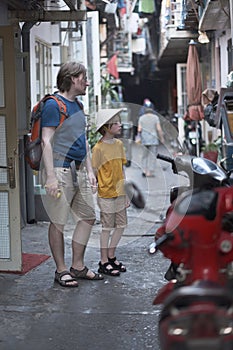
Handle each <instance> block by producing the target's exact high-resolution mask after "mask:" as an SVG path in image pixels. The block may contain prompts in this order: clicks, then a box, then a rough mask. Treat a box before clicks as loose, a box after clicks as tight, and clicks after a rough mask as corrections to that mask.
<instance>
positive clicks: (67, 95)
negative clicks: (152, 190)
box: [41, 62, 103, 287]
mask: <svg viewBox="0 0 233 350" xmlns="http://www.w3.org/2000/svg"><path fill="white" fill-rule="evenodd" d="M87 86H89V83H88V81H87V76H86V68H85V67H84V66H83V65H82V64H79V63H76V62H68V63H65V64H63V65H62V66H61V68H60V70H59V72H58V75H57V87H58V92H57V96H58V98H60V99H62V100H63V102H64V103H65V105H66V107H67V118H66V120H65V121H64V122H63V123H62V125H61V126H59V122H60V111H59V107H58V104H57V102H56V101H55V100H53V99H49V100H47V101H46V103H45V105H44V108H43V111H42V122H41V123H42V147H43V162H44V174H43V177H44V183H45V189H46V192H47V196H46V199H45V202H44V205H45V208H46V210H47V212H48V215H49V217H50V226H49V233H48V234H49V244H50V249H51V252H52V255H53V258H54V261H55V264H56V271H55V281H56V282H58V283H59V284H60V285H61V286H64V287H77V286H78V282H77V279H79V278H85V279H90V280H99V279H103V276H102V275H101V274H97V273H95V272H93V271H91V270H89V269H88V268H87V267H86V266H85V265H84V253H85V249H86V245H87V242H88V240H89V237H90V233H91V229H92V226H93V224H94V222H95V211H94V203H93V194H92V190H91V189H92V188H96V178H95V175H94V173H93V170H92V167H91V161H90V158H89V155H88V143H87V140H86V133H85V131H86V119H85V115H84V113H83V110H82V106H81V104H80V102H78V101H77V99H76V96H80V95H85V94H86V88H87ZM58 126H59V127H58ZM70 213H71V214H72V216H73V218H74V220H75V222H76V227H75V230H74V233H73V237H72V265H71V268H70V271H68V270H67V267H66V264H65V260H64V236H63V230H64V225H65V224H66V222H67V219H68V216H69V214H70Z"/></svg>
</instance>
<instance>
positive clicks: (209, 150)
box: [202, 142, 218, 163]
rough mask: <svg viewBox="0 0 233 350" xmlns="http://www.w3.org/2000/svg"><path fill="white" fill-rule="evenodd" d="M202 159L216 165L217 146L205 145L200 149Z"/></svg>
mask: <svg viewBox="0 0 233 350" xmlns="http://www.w3.org/2000/svg"><path fill="white" fill-rule="evenodd" d="M202 153H203V157H204V158H206V159H209V160H212V161H213V162H214V163H217V160H218V145H217V144H216V143H214V142H211V143H209V144H207V145H206V146H205V147H203V148H202Z"/></svg>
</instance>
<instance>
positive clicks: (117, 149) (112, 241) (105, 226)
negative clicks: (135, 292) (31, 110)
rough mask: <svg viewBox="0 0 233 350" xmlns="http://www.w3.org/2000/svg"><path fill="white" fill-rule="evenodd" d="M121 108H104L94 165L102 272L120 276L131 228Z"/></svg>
mask: <svg viewBox="0 0 233 350" xmlns="http://www.w3.org/2000/svg"><path fill="white" fill-rule="evenodd" d="M120 112H121V109H102V110H100V111H98V113H97V120H96V131H97V132H100V134H101V135H102V138H101V139H100V140H99V141H98V142H97V143H96V145H95V146H94V147H93V151H92V166H93V169H94V172H95V174H96V178H97V182H98V197H97V202H98V205H99V208H100V220H101V224H102V232H101V236H100V256H101V260H100V262H99V270H98V272H100V273H104V274H106V275H110V276H119V275H120V273H121V272H126V267H125V266H124V265H123V264H122V263H121V262H120V261H118V259H117V258H116V248H117V246H118V244H119V242H120V239H121V236H122V234H123V232H124V229H125V227H126V225H127V213H126V208H127V207H129V205H130V201H129V199H128V197H127V196H126V194H125V190H124V183H125V173H124V165H125V164H126V163H127V160H126V156H125V151H124V146H123V142H122V141H121V140H119V139H117V138H116V137H115V136H119V135H120V134H121V127H122V125H121V120H120V115H119V114H120Z"/></svg>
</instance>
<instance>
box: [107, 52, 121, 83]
mask: <svg viewBox="0 0 233 350" xmlns="http://www.w3.org/2000/svg"><path fill="white" fill-rule="evenodd" d="M107 69H108V73H109V74H111V75H112V76H113V77H114V78H116V79H119V73H118V70H117V55H116V54H115V55H113V56H112V58H110V60H109V61H108V63H107Z"/></svg>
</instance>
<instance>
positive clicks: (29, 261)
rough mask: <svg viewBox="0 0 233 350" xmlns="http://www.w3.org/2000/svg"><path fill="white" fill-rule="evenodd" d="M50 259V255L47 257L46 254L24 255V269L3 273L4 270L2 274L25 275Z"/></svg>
mask: <svg viewBox="0 0 233 350" xmlns="http://www.w3.org/2000/svg"><path fill="white" fill-rule="evenodd" d="M49 258H50V255H46V254H31V253H22V268H21V270H20V271H3V270H2V271H0V272H1V273H2V272H4V273H15V274H20V275H24V274H25V273H27V272H29V271H30V270H32V269H34V268H35V267H37V266H39V265H40V264H42V263H43V262H45V261H46V260H47V259H49Z"/></svg>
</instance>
